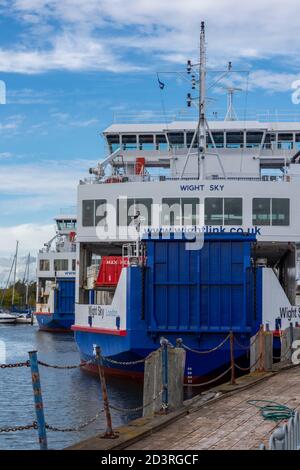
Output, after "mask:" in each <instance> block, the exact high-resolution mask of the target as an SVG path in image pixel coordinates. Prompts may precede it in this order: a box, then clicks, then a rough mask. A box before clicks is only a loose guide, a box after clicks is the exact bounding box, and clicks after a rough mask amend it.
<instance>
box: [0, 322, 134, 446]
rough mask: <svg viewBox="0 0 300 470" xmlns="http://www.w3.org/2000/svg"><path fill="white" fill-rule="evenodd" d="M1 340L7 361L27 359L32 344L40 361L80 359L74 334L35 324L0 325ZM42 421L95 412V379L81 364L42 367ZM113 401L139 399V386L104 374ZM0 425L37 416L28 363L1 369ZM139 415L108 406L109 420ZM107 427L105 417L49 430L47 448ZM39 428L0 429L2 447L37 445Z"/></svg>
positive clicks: (62, 422)
mask: <svg viewBox="0 0 300 470" xmlns="http://www.w3.org/2000/svg"><path fill="white" fill-rule="evenodd" d="M0 340H1V341H4V342H5V344H6V357H7V360H6V363H9V362H17V361H26V360H27V359H28V351H30V350H34V349H36V350H37V351H38V357H39V359H40V360H42V361H45V362H48V363H50V364H63V365H67V364H69V365H74V364H79V354H78V351H77V348H76V344H75V342H74V339H73V335H72V334H51V333H46V332H40V331H39V330H38V329H37V326H31V325H0ZM40 373H41V384H42V392H43V400H44V408H45V416H46V421H47V422H48V423H49V424H52V425H54V426H59V427H70V426H73V425H78V424H80V423H81V422H84V421H85V420H86V419H88V418H90V417H92V416H94V415H95V414H96V413H97V412H98V410H99V408H100V409H101V408H102V402H101V400H100V399H99V397H100V396H101V390H100V384H99V380H98V379H97V378H96V377H93V376H91V375H89V374H87V373H85V372H84V371H82V370H80V369H71V370H56V369H49V368H45V367H41V366H40ZM107 386H108V393H109V399H110V401H111V403H112V404H116V405H118V406H123V407H126V408H132V407H136V406H139V405H140V404H141V401H142V386H141V385H139V384H136V383H134V382H133V381H129V380H126V381H124V380H119V379H112V378H111V379H108V380H107ZM0 400H1V401H0V427H5V426H13V425H24V424H29V423H31V422H32V421H34V420H35V412H34V406H33V395H32V385H31V375H30V369H29V368H26V367H25V368H16V369H0ZM135 417H137V415H133V414H132V415H130V416H128V415H122V413H121V414H120V413H117V412H114V411H113V410H112V418H113V425H114V426H118V425H120V424H124V423H126V422H128V420H129V419H132V418H135ZM104 429H105V423H104V416H103V414H102V415H101V417H100V418H99V419H98V420H97V421H96V422H95V423H92V424H91V425H89V426H88V428H86V429H85V430H84V431H80V432H71V433H55V432H50V431H49V432H48V446H49V448H50V449H61V448H63V447H66V446H68V445H71V444H73V443H75V442H78V441H80V440H82V439H85V438H87V437H89V436H93V435H94V434H95V433H99V432H101V431H103V430H104ZM37 448H38V443H37V431H35V430H29V431H19V432H14V433H0V449H2V450H3V449H37Z"/></svg>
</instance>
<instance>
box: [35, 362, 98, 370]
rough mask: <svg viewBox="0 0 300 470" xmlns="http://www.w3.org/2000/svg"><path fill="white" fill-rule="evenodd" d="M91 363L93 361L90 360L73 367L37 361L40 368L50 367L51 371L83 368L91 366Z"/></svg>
mask: <svg viewBox="0 0 300 470" xmlns="http://www.w3.org/2000/svg"><path fill="white" fill-rule="evenodd" d="M93 362H94V361H93V360H90V361H87V362H81V363H80V364H77V365H75V366H56V365H52V364H47V362H43V361H38V364H39V365H40V366H44V367H50V368H52V369H78V368H80V367H83V366H85V365H87V364H91V363H93Z"/></svg>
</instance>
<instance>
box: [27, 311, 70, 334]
mask: <svg viewBox="0 0 300 470" xmlns="http://www.w3.org/2000/svg"><path fill="white" fill-rule="evenodd" d="M35 316H36V319H37V322H38V325H39V329H40V330H42V331H53V332H57V333H58V332H65V331H70V330H71V326H72V325H73V323H74V316H66V317H64V318H61V317H59V316H57V315H56V314H55V313H54V314H50V315H49V314H45V315H43V314H41V313H38V314H37V315H35Z"/></svg>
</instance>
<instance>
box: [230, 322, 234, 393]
mask: <svg viewBox="0 0 300 470" xmlns="http://www.w3.org/2000/svg"><path fill="white" fill-rule="evenodd" d="M230 364H231V379H230V384H231V385H235V366H234V335H233V332H232V331H231V332H230Z"/></svg>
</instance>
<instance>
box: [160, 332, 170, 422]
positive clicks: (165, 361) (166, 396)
mask: <svg viewBox="0 0 300 470" xmlns="http://www.w3.org/2000/svg"><path fill="white" fill-rule="evenodd" d="M160 344H161V348H162V384H163V394H162V410H163V411H164V412H165V413H167V412H168V401H169V390H168V373H169V371H168V340H167V339H165V338H162V339H161V340H160Z"/></svg>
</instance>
